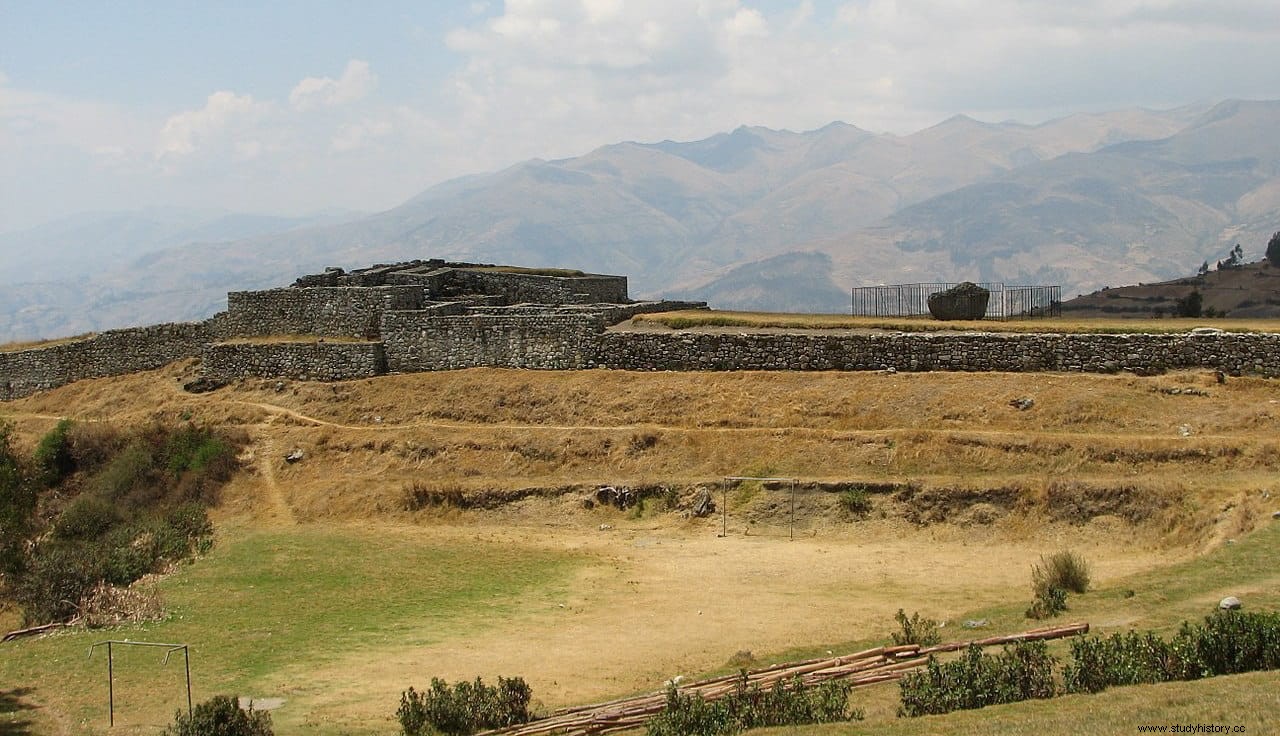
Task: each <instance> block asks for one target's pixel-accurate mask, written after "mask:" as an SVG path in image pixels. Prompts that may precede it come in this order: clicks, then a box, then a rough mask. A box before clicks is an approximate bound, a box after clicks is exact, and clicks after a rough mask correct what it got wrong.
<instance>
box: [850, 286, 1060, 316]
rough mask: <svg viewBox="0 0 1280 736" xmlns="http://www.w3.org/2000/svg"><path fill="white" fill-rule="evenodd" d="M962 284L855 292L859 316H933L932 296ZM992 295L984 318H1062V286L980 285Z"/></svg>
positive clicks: (866, 288) (864, 288)
mask: <svg viewBox="0 0 1280 736" xmlns="http://www.w3.org/2000/svg"><path fill="white" fill-rule="evenodd" d="M955 286H958V284H895V285H891V286H858V287H854V289H853V315H854V316H855V317H921V316H929V297H930V296H931V295H933V294H937V293H938V292H940V291H946V290H947V289H950V288H953V287H955ZM978 286H981V287H982V288H984V289H986V290H987V291H989V292H991V294H990V298H989V299H988V300H987V311H986V314H985V315H984V317H983V319H1038V318H1041V317H1059V316H1061V315H1062V287H1061V286H1005V285H1004V284H1000V283H979V284H978Z"/></svg>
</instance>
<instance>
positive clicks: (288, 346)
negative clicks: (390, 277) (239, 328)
mask: <svg viewBox="0 0 1280 736" xmlns="http://www.w3.org/2000/svg"><path fill="white" fill-rule="evenodd" d="M200 367H201V371H202V372H203V373H204V375H205V376H206V377H209V378H213V379H217V380H222V381H231V380H235V379H237V378H249V377H258V378H293V379H297V380H301V381H349V380H352V379H356V378H372V377H373V376H380V375H382V374H384V373H386V372H387V357H386V353H385V352H384V351H383V347H382V343H380V342H319V341H317V342H258V343H254V342H231V343H219V344H215V345H209V346H208V347H206V348H205V350H204V360H203V362H202V363H201V366H200Z"/></svg>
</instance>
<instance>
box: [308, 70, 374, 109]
mask: <svg viewBox="0 0 1280 736" xmlns="http://www.w3.org/2000/svg"><path fill="white" fill-rule="evenodd" d="M377 84H378V77H377V76H376V75H375V74H374V73H373V72H372V71H370V70H369V62H367V61H360V60H359V59H352V60H351V61H348V62H347V67H346V69H344V70H343V71H342V76H341V77H339V78H337V79H333V78H332V77H307V78H306V79H304V80H302V81H301V82H298V84H297V85H296V86H295V87H294V88H293V90H292V91H291V92H289V104H291V105H293V106H294V107H295V108H296V109H298V110H312V109H315V108H319V107H336V106H339V105H349V104H351V103H353V102H357V101H359V100H361V99H363V98H364V97H365V96H366V95H368V94H369V93H370V92H372V91H373V89H374V87H376V86H377Z"/></svg>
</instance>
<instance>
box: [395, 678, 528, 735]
mask: <svg viewBox="0 0 1280 736" xmlns="http://www.w3.org/2000/svg"><path fill="white" fill-rule="evenodd" d="M531 695H532V691H531V690H530V689H529V686H528V685H527V684H525V681H524V679H523V678H520V677H513V678H510V679H507V678H505V677H499V678H498V684H497V686H493V685H486V684H484V681H483V680H481V678H479V677H477V678H476V679H475V682H466V681H462V682H458V683H455V684H454V685H452V686H451V685H449V684H448V683H447V682H445V681H444V680H441V679H439V678H435V677H433V678H431V688H430V689H428V690H423V691H422V692H418V691H416V690H414V689H413V688H409V689H408V690H406V691H404V692H403V693H401V695H400V708H399V709H398V710H397V711H396V718H398V719H399V721H400V728H401V729H402V731H403V733H404V734H405V736H423V735H424V734H429V733H442V734H448V735H449V736H465V735H466V734H472V733H476V732H477V731H483V730H486V729H490V728H502V727H504V726H512V725H515V724H517V723H527V722H528V721H529V698H530V696H531Z"/></svg>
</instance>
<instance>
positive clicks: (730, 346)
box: [595, 332, 1280, 376]
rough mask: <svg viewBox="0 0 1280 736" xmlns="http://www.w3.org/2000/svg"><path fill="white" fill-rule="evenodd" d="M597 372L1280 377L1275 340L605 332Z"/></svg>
mask: <svg viewBox="0 0 1280 736" xmlns="http://www.w3.org/2000/svg"><path fill="white" fill-rule="evenodd" d="M595 362H596V364H598V365H604V366H607V367H609V368H618V369H625V370H642V371H652V370H672V371H689V370H694V371H717V370H843V371H858V370H881V369H885V368H893V369H895V370H900V371H935V370H944V371H1012V372H1023V371H1082V372H1089V373H1112V372H1116V371H1132V372H1134V373H1139V374H1149V373H1159V372H1162V371H1165V370H1173V369H1184V368H1210V369H1217V370H1222V371H1225V372H1228V373H1254V374H1259V375H1264V376H1280V335H1276V334H1228V333H1223V334H1213V335H1191V334H1173V335H1145V334H1139V335H1079V334H986V333H983V334H962V335H957V334H929V333H917V334H885V335H813V334H787V333H761V334H750V333H747V334H734V333H679V332H674V333H640V332H610V333H607V334H605V335H603V336H602V337H601V340H600V353H599V355H598V356H597V360H596V361H595Z"/></svg>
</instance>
